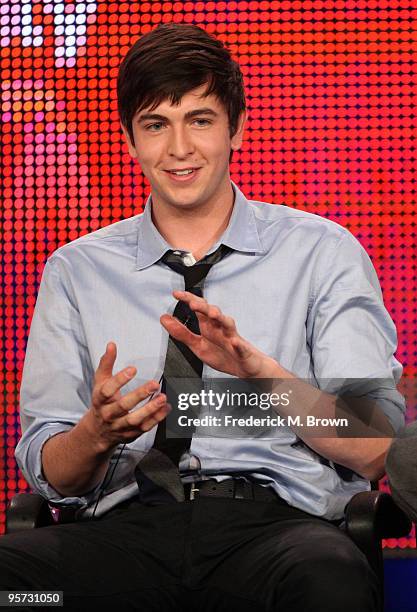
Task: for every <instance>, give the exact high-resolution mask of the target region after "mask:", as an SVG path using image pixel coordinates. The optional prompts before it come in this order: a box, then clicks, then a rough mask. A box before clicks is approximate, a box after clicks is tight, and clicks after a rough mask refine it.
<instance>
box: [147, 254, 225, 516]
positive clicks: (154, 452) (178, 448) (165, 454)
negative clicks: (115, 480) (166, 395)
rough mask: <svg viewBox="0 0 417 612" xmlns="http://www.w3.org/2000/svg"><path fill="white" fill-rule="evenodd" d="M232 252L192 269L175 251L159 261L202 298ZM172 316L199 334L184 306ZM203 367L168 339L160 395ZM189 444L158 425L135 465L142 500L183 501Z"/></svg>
mask: <svg viewBox="0 0 417 612" xmlns="http://www.w3.org/2000/svg"><path fill="white" fill-rule="evenodd" d="M231 250H232V249H231V248H230V247H228V246H226V245H223V244H222V245H220V246H219V248H218V249H217V250H216V251H214V252H213V253H211V254H210V255H207V256H206V257H204V258H203V259H201V260H200V261H198V262H196V263H194V265H188V266H187V265H186V263H184V261H185V262H187V257H188V258H189V256H187V255H186V256H185V257H184V255H183V254H181V253H178V252H176V251H168V252H167V253H165V255H164V256H163V257H162V261H163V262H164V263H165V264H166V265H167V266H169V267H170V268H171V269H172V270H175V272H178V273H179V274H181V275H182V276H183V277H184V282H185V291H189V292H190V293H193V294H194V295H198V296H200V297H201V296H202V295H203V286H204V281H205V279H206V276H207V274H208V272H209V270H210V269H211V267H212V266H213V265H214V264H216V263H217V262H219V261H220V260H221V259H223V257H225V256H226V255H227V254H228V253H229V252H230V251H231ZM173 316H174V317H176V318H177V319H178V320H179V321H181V322H182V323H184V324H185V325H186V326H187V327H188V329H190V330H191V331H192V332H193V333H195V334H199V333H200V327H199V324H198V319H197V316H196V314H195V313H194V311H192V310H191V309H190V308H189V306H188V304H186V303H185V302H178V303H177V305H176V307H175V310H174V312H173ZM202 372H203V363H202V361H200V359H198V357H196V355H194V353H193V352H192V351H191V350H190V349H189V348H188V347H187V346H186V345H185V344H183V343H182V342H179V341H178V340H176V339H175V338H172V336H169V338H168V347H167V354H166V358H165V366H164V374H163V383H162V392H165V391H166V380H167V379H169V378H185V379H192V378H197V379H201V376H202ZM190 444H191V437H188V438H176V437H172V438H168V437H167V436H166V420H165V419H164V420H163V421H161V422H160V423H159V424H158V428H157V431H156V435H155V441H154V444H153V447H152V448H151V449H150V451H149V452H148V453H147V454H146V455H145V457H143V459H142V460H141V461H140V462H139V463H138V465H137V467H136V470H135V476H136V480H137V482H138V485H139V489H140V496H141V499H142V500H143V501H144V502H146V503H149V504H158V503H166V502H167V501H173V500H175V501H183V499H184V490H183V486H182V483H181V478H180V475H179V471H178V463H179V460H180V458H181V455H182V454H183V453H184V452H185V451H187V450H188V449H189V447H190Z"/></svg>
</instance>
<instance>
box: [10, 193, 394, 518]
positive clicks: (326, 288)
mask: <svg viewBox="0 0 417 612" xmlns="http://www.w3.org/2000/svg"><path fill="white" fill-rule="evenodd" d="M232 186H233V189H234V193H235V202H234V208H233V212H232V215H231V218H230V222H229V225H228V227H227V229H226V230H225V232H224V234H223V235H222V237H221V238H220V239H219V241H218V242H217V243H216V244H214V245H213V246H212V247H211V249H210V250H209V252H208V253H211V252H213V251H214V250H215V249H216V248H217V247H218V246H219V244H220V243H221V242H222V243H224V244H226V245H228V246H230V247H232V248H233V249H234V252H233V253H231V254H230V255H229V256H228V257H226V258H225V259H223V260H222V261H220V262H219V263H218V264H216V265H215V266H214V267H213V268H212V269H211V270H210V272H209V274H208V276H207V279H206V281H205V287H204V295H205V297H206V299H207V300H208V302H209V303H211V304H216V305H218V306H219V307H220V308H221V310H222V311H223V312H224V313H225V314H227V315H230V316H232V317H233V318H234V319H235V321H236V325H237V328H238V331H239V333H240V334H241V335H242V336H243V337H244V338H246V339H247V340H249V342H251V343H252V344H254V345H255V346H256V347H257V348H258V349H260V350H261V351H263V352H264V353H266V354H267V355H270V356H271V357H273V358H274V359H276V360H277V361H278V362H279V363H280V364H281V365H282V366H283V367H284V368H286V369H287V370H289V371H291V372H292V373H294V374H295V375H297V376H298V377H300V378H303V379H307V380H309V381H311V382H312V384H315V385H316V386H320V384H319V383H317V381H320V380H321V379H323V380H324V379H326V380H328V379H334V380H335V381H340V380H341V379H349V378H361V379H364V378H366V379H369V380H370V381H373V380H375V385H374V388H372V383H371V389H370V391H369V393H368V395H369V396H370V397H373V398H375V399H377V401H378V405H379V406H380V407H381V409H382V410H383V411H384V413H385V414H386V415H387V416H388V418H389V420H390V421H391V423H392V425H393V427H394V430H396V431H397V430H398V429H399V428H400V427H401V426H402V425H403V423H404V412H405V404H404V399H403V397H402V396H401V395H400V394H399V393H398V391H397V390H396V383H397V382H398V380H399V378H400V376H401V372H402V367H401V365H400V363H399V362H398V361H397V360H396V359H395V358H394V356H393V354H394V352H395V350H396V343H397V339H396V330H395V326H394V324H393V322H392V320H391V318H390V316H389V314H388V312H387V311H386V309H385V307H384V304H383V300H382V295H381V290H380V286H379V283H378V279H377V276H376V273H375V271H374V268H373V266H372V264H371V262H370V260H369V257H368V256H367V254H366V252H365V250H364V249H363V248H362V246H361V245H360V244H359V242H358V241H357V240H356V239H355V238H354V237H353V236H352V235H351V234H350V233H349V231H347V230H346V229H344V228H343V227H341V226H340V225H338V224H337V223H334V222H333V221H330V220H327V219H324V218H322V217H319V216H317V215H314V214H311V213H308V212H305V211H302V210H295V209H292V208H288V207H286V206H276V205H271V204H268V203H264V202H257V201H248V200H247V199H246V198H245V196H244V195H243V193H242V192H241V191H240V190H239V189H238V188H237V186H236V185H235V184H234V183H232ZM151 206H152V201H151V198H149V199H148V202H147V204H146V207H145V211H144V212H143V213H142V214H139V215H137V216H134V217H132V218H129V219H125V220H123V221H120V222H118V223H114V224H113V225H109V226H107V227H104V228H102V229H100V230H98V231H95V232H93V233H91V234H89V235H86V236H83V237H81V238H78V239H77V240H74V241H73V242H71V243H69V244H67V245H65V246H63V247H60V248H59V249H57V251H55V253H53V255H51V256H50V257H49V259H48V261H47V263H46V266H45V269H44V273H43V277H42V282H41V286H40V289H39V294H38V299H37V303H36V308H35V313H34V317H33V321H32V326H31V330H30V336H29V341H28V346H27V352H26V360H25V364H24V371H23V380H22V385H21V412H20V415H21V425H22V432H23V435H22V438H21V440H20V442H19V444H18V446H17V448H16V458H17V461H18V464H19V466H20V468H21V470H22V472H23V474H24V476H25V478H26V479H27V481H28V483H29V484H30V486H31V487H32V488H33V489H34V490H35V491H37V492H39V493H40V494H41V495H43V496H44V497H46V498H48V499H49V500H50V501H52V502H54V503H63V504H77V505H78V506H80V510H81V513H84V515H85V516H89V515H91V513H92V511H93V508H94V506H95V501H96V499H97V497H98V494H99V486H97V487H96V488H95V489H94V490H91V491H90V492H88V493H87V494H86V495H82V496H80V497H62V495H60V494H59V493H58V492H57V491H56V490H54V488H53V487H51V486H50V485H49V483H48V482H47V481H46V480H45V478H44V476H43V474H42V468H41V449H42V445H43V444H44V443H45V442H46V441H47V440H48V439H49V438H50V437H51V436H53V435H55V434H57V433H59V432H62V431H66V430H69V429H71V427H73V425H74V424H75V423H77V422H78V420H79V419H80V418H81V417H82V416H83V414H84V413H85V412H86V411H87V409H88V407H89V405H90V397H91V390H92V386H93V376H94V371H95V370H96V369H97V367H98V363H99V360H100V357H101V356H102V354H103V353H104V352H105V348H106V344H107V342H108V341H109V340H113V341H114V342H116V344H117V348H118V353H117V359H116V363H115V367H114V373H116V372H117V371H119V370H120V369H122V368H124V367H126V366H128V365H134V366H135V367H136V368H137V375H136V377H135V378H134V379H133V380H132V381H130V382H129V383H128V384H127V385H126V386H125V387H124V391H123V393H126V392H128V391H130V390H132V389H134V388H136V387H137V386H138V385H140V384H142V383H144V382H146V381H148V380H150V379H156V380H159V379H160V377H161V374H162V372H163V367H164V361H165V355H166V349H167V342H168V334H167V332H166V331H165V329H164V328H163V327H162V326H161V324H160V322H159V317H160V315H161V314H163V313H165V312H169V313H172V312H173V310H174V307H175V303H176V300H175V298H174V297H173V296H172V291H173V290H175V289H183V288H184V281H183V277H182V276H180V275H179V274H177V273H176V272H174V271H173V270H171V269H170V268H168V267H167V266H166V265H164V264H163V263H162V262H160V258H161V257H162V255H163V254H164V253H165V252H166V251H167V250H168V249H169V248H170V245H169V244H168V243H167V242H166V241H165V240H164V239H163V238H162V236H161V235H160V234H159V233H158V231H157V229H156V228H155V226H154V224H153V222H152V218H151ZM224 376H225V375H224V374H223V373H221V372H217V371H216V370H213V369H212V368H210V367H208V366H207V365H205V366H204V370H203V378H210V377H224ZM378 379H383V380H384V384H383V385H381V384H380V383H379V385H378ZM333 391H334V392H336V391H337V389H334V390H333ZM155 433H156V428H153V429H152V430H151V431H149V432H147V433H145V434H143V435H141V436H140V437H139V438H137V439H136V440H135V441H134V442H132V443H130V444H128V445H127V446H126V447H125V449H124V451H123V453H122V455H121V458H120V461H119V464H118V465H117V469H116V471H115V473H114V475H113V478H112V480H111V482H110V484H109V486H108V487H107V488H105V490H104V494H103V496H102V499H101V501H100V503H99V505H98V507H97V511H96V515H97V516H98V515H100V514H102V513H103V512H105V511H107V510H108V509H110V508H111V507H113V506H114V505H115V504H117V503H119V502H121V501H123V500H125V499H128V498H129V497H131V496H133V495H134V494H135V493H137V484H136V481H135V477H134V469H135V466H136V464H137V462H138V461H139V459H140V458H141V457H142V456H143V455H144V453H146V452H147V451H148V449H149V448H150V447H151V446H152V444H153V440H154V437H155ZM119 448H121V446H120V447H118V448H117V449H116V450H115V453H114V455H113V458H112V460H111V463H110V467H109V469H112V467H113V464H114V462H115V460H116V457H117V454H118V451H119ZM192 458H194V460H195V464H196V465H197V466H198V465H199V466H200V469H199V470H196V471H194V473H193V472H192V470H191V471H190V468H192V465H193V464H192V462H190V459H192ZM180 466H181V470H182V473H183V475H187V474H188V480H190V479H194V480H199V479H201V478H202V477H203V478H204V477H210V476H211V477H214V476H215V477H217V478H218V479H222V478H226V477H228V476H230V475H232V474H234V473H236V472H239V473H242V472H245V473H247V474H248V475H250V477H251V478H257V479H258V481H259V482H260V483H261V484H264V485H269V486H272V487H273V488H274V489H275V490H276V491H277V493H278V494H279V495H280V496H281V497H283V498H284V499H285V500H287V501H288V502H289V503H290V504H292V505H294V506H296V507H298V508H301V509H302V510H305V511H307V512H310V513H312V514H314V515H319V516H323V517H326V518H328V519H337V518H340V517H342V516H343V511H344V508H345V505H346V503H347V502H348V501H349V499H350V498H351V497H352V496H353V495H354V494H355V493H357V492H359V491H363V490H367V489H369V482H367V481H366V480H364V479H363V478H361V477H360V476H358V475H356V474H354V473H352V472H350V471H349V470H346V469H340V468H338V466H335V465H334V464H333V463H332V462H329V461H327V460H324V459H323V458H322V457H320V456H319V455H318V454H317V453H315V452H314V451H313V450H311V449H310V448H309V447H308V446H306V445H305V444H302V443H301V444H300V441H299V439H298V438H297V436H296V435H295V434H294V433H293V431H292V430H291V429H290V428H287V427H280V428H279V429H277V431H276V435H274V437H271V436H269V437H261V438H259V437H257V438H256V439H249V438H244V439H242V438H236V439H234V438H224V437H209V438H194V439H193V441H192V445H191V448H190V454H189V455H188V456H183V458H182V461H181V464H180Z"/></svg>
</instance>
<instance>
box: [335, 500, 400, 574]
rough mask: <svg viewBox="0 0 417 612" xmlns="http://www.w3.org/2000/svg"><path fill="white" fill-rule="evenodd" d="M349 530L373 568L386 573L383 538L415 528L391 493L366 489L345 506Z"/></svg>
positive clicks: (398, 535)
mask: <svg viewBox="0 0 417 612" xmlns="http://www.w3.org/2000/svg"><path fill="white" fill-rule="evenodd" d="M345 523H346V532H347V534H348V535H349V536H350V537H351V538H352V540H353V541H354V542H355V544H356V545H357V546H358V547H359V548H360V550H361V551H362V552H363V553H364V554H365V555H366V557H367V558H368V561H369V562H370V564H371V566H372V568H373V569H374V570H375V571H376V572H377V573H378V574H379V575H381V573H382V548H381V546H380V540H382V538H399V537H403V536H406V535H408V534H409V533H410V531H411V527H412V525H411V521H410V519H409V518H408V517H407V515H406V514H405V513H404V512H403V511H402V510H401V509H400V508H399V507H398V506H397V505H396V504H395V502H394V500H393V499H392V497H391V495H390V494H389V493H384V492H383V491H363V492H361V493H357V494H356V495H354V496H353V497H352V499H351V500H350V502H349V503H348V504H347V506H346V508H345Z"/></svg>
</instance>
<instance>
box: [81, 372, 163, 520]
mask: <svg viewBox="0 0 417 612" xmlns="http://www.w3.org/2000/svg"><path fill="white" fill-rule="evenodd" d="M163 377H164V374H163V373H162V374H161V378H160V379H159V384H161V382H162V379H163ZM157 391H158V390H157ZM157 391H154V392H153V393H152V395H151V397H150V398H149V400H148V401H151V400H152V399H153V398H154V396H155V393H157ZM158 392H159V391H158ZM126 444H127V442H125V443H124V444H123V446H122V448H121V449H120V451H119V454H118V457H117V459H116V461H115V463H114V465H113V469H112V471H111V473H110V472H107V474H106V478H105V479H104V480H103V482H102V483H101V486H100V489H99V492H98V497H97V501H96V505H95V506H94V510H93V514H92V516H91V518H92V519H93V518H94V516H95V514H96V510H97V506H98V504H99V502H100V500H101V498H102V496H103V493H104V489H105V488H106V487H108V486H109V484H110V483H111V481H112V480H113V476H114V473H115V471H116V468H117V465H118V463H119V459H120V457H121V456H122V453H123V451H124V449H125V446H126ZM107 476H110V478H107Z"/></svg>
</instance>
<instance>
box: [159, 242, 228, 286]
mask: <svg viewBox="0 0 417 612" xmlns="http://www.w3.org/2000/svg"><path fill="white" fill-rule="evenodd" d="M231 250H232V249H231V248H230V247H228V246H226V245H224V244H221V245H220V246H219V247H218V248H217V249H216V250H215V251H214V252H213V253H210V255H206V256H205V257H203V259H200V260H199V261H197V262H195V263H193V260H194V258H193V256H192V254H191V253H185V254H184V253H181V252H179V251H167V252H166V253H165V254H164V255H163V256H162V261H163V262H164V263H165V264H166V265H167V266H169V267H170V268H171V269H172V270H175V272H178V273H179V274H182V276H183V277H184V281H185V290H186V291H192V292H193V293H198V294H199V295H201V294H202V285H203V282H204V280H205V278H206V276H207V274H208V272H209V270H210V268H211V267H212V266H214V264H216V263H218V262H219V261H220V260H221V259H223V257H224V256H225V255H227V253H229V252H230V251H231ZM194 261H195V260H194ZM196 290H197V291H196Z"/></svg>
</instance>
